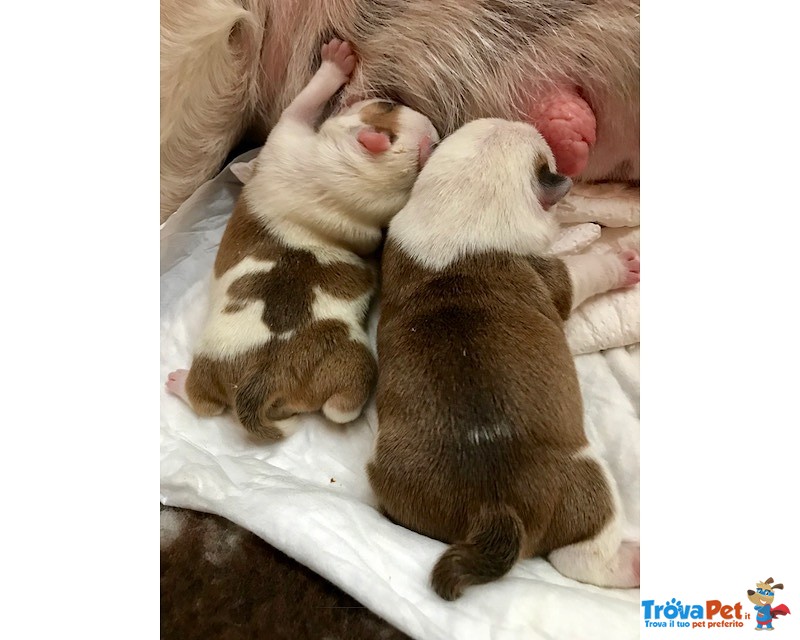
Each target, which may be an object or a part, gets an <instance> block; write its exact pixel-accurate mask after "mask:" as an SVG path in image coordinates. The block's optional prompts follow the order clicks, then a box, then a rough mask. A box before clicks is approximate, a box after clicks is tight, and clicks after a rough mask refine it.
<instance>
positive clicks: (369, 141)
mask: <svg viewBox="0 0 800 640" xmlns="http://www.w3.org/2000/svg"><path fill="white" fill-rule="evenodd" d="M354 66H355V56H354V55H353V53H352V50H351V49H350V46H349V45H348V44H347V43H343V42H340V41H339V40H333V41H331V42H330V43H328V44H326V45H324V46H323V47H322V65H321V66H320V68H319V70H318V71H317V73H316V75H315V76H314V77H313V78H312V79H311V82H310V83H309V84H308V85H307V86H306V87H305V88H304V89H303V90H302V91H301V92H300V94H299V95H298V96H297V98H295V100H294V101H293V102H292V103H291V105H289V107H288V108H287V109H286V111H285V112H284V113H283V115H282V117H281V119H280V121H279V122H278V124H277V125H276V126H275V128H274V129H273V131H272V132H271V134H270V136H269V139H268V140H267V142H266V144H265V146H264V148H263V150H262V151H261V152H260V154H259V157H258V160H257V163H256V166H255V168H254V170H253V175H252V177H251V178H250V180H249V181H248V182H247V184H246V185H245V187H244V188H243V190H242V195H241V197H240V198H239V201H238V202H237V205H236V209H235V210H234V212H233V215H232V216H231V219H230V221H229V222H228V225H227V227H226V229H225V233H224V235H223V237H222V241H221V243H220V246H219V250H218V253H217V257H216V261H215V264H214V274H213V282H212V294H211V311H210V315H209V319H208V321H207V324H206V327H205V330H204V333H203V336H202V339H201V340H200V344H199V345H198V347H197V349H196V352H195V357H194V360H193V362H192V366H191V369H190V370H189V371H186V370H179V371H175V372H173V373H171V374H170V376H169V379H168V381H167V388H168V389H169V391H171V392H172V393H174V394H176V395H178V396H180V397H182V398H183V399H184V400H186V402H188V403H189V404H190V405H191V406H192V408H193V409H194V410H195V412H196V413H198V414H199V415H203V416H209V415H218V414H220V413H222V412H223V411H224V410H225V408H226V407H233V409H234V411H235V413H236V416H237V418H238V419H239V421H240V422H241V423H242V425H243V426H244V427H245V428H246V429H247V430H249V431H251V432H253V433H255V434H258V435H260V436H263V437H265V438H268V439H279V438H282V437H283V436H284V435H285V431H286V429H287V427H289V426H291V422H290V420H291V418H292V416H294V415H296V414H298V413H304V412H311V411H317V410H320V409H321V410H322V412H323V413H324V414H325V416H326V417H328V418H329V419H330V420H333V421H334V422H338V423H346V422H350V421H352V420H354V419H355V418H356V417H358V415H359V414H360V413H361V410H362V408H363V406H364V404H365V403H366V401H367V399H368V397H369V395H370V394H371V392H372V389H373V388H374V382H375V376H376V366H375V361H374V357H373V355H372V353H371V352H370V350H369V348H368V340H367V335H366V331H365V322H366V315H367V309H368V307H369V303H370V299H371V297H372V295H373V293H374V290H375V280H376V278H375V273H374V269H373V267H372V266H371V264H370V263H368V262H367V261H366V260H365V257H366V256H368V255H369V254H371V253H373V252H374V251H375V250H376V249H377V248H378V245H379V244H380V242H381V240H382V231H381V230H382V228H384V227H385V226H386V225H387V224H388V222H389V220H390V218H391V217H392V215H394V214H395V213H396V212H397V211H398V210H399V209H400V208H401V207H402V206H403V205H404V204H405V202H406V201H407V200H408V196H409V194H410V192H411V187H412V185H413V183H414V180H415V179H416V177H417V174H418V172H419V168H420V166H421V165H422V164H423V162H424V160H425V159H426V157H427V155H428V153H429V151H430V146H431V143H432V142H435V141H436V140H438V134H437V133H436V130H435V129H434V128H433V125H431V123H430V121H429V120H428V119H427V118H426V117H425V116H423V115H421V114H419V113H417V112H416V111H413V110H411V109H408V108H407V107H403V106H400V105H395V104H392V103H388V102H385V101H381V100H368V101H364V102H360V103H358V104H355V105H353V106H352V107H350V108H349V109H347V110H346V111H344V112H342V113H341V114H339V115H337V116H335V117H332V118H329V119H328V120H326V121H325V122H324V123H323V124H322V125H321V126H320V128H319V130H318V131H317V130H316V129H315V124H316V121H317V120H318V119H319V118H320V116H321V114H322V110H323V107H324V106H325V104H326V103H327V102H328V100H329V99H330V98H331V97H333V95H334V94H335V93H336V91H337V90H338V89H339V88H341V87H342V85H344V84H345V83H346V82H347V79H348V77H349V75H350V74H351V73H352V71H353V68H354Z"/></svg>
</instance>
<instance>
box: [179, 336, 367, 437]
mask: <svg viewBox="0 0 800 640" xmlns="http://www.w3.org/2000/svg"><path fill="white" fill-rule="evenodd" d="M376 375H377V366H376V364H375V359H374V358H373V356H372V353H370V351H369V349H367V347H366V346H365V345H363V344H361V343H359V342H355V341H353V340H351V339H350V336H349V330H348V328H347V326H346V325H345V324H344V323H342V322H337V321H334V320H325V321H322V322H315V323H311V324H309V325H308V326H306V327H304V328H302V329H300V330H298V331H297V332H296V333H295V335H294V336H293V337H292V338H290V339H288V340H280V339H278V340H272V341H270V342H268V343H267V344H265V345H264V346H262V347H261V348H259V349H254V350H252V351H250V352H248V353H246V354H243V355H240V356H238V357H235V358H232V359H230V360H214V359H211V358H207V357H204V356H202V355H201V356H198V357H196V358H195V359H194V361H193V362H192V368H191V369H190V371H189V377H188V379H187V381H186V391H187V393H188V394H189V397H190V398H191V400H192V406H193V407H194V408H195V411H196V412H197V413H198V414H200V415H217V414H219V413H221V412H222V411H223V410H224V408H225V407H228V406H229V407H233V408H234V410H235V412H236V416H237V417H238V419H239V421H240V422H241V423H242V426H244V427H245V428H246V429H247V430H248V431H250V432H252V433H254V434H257V435H259V436H261V437H264V438H267V439H271V440H279V439H281V438H282V437H283V432H282V431H281V430H280V429H279V428H278V427H276V426H275V425H274V424H273V422H274V421H276V420H283V419H286V418H288V417H290V416H293V415H295V414H297V413H305V412H310V411H318V410H319V409H320V408H321V407H322V405H323V404H324V403H325V402H326V401H328V400H329V399H331V398H334V402H335V406H336V408H337V410H339V411H341V412H350V411H354V410H355V409H357V408H359V407H361V406H362V405H363V404H364V403H365V402H366V401H367V399H368V398H369V395H370V393H371V392H372V388H373V385H374V381H375V377H376Z"/></svg>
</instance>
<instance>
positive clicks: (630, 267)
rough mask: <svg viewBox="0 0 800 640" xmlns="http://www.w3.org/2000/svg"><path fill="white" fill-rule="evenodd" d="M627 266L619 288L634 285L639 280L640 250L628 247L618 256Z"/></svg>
mask: <svg viewBox="0 0 800 640" xmlns="http://www.w3.org/2000/svg"><path fill="white" fill-rule="evenodd" d="M617 257H618V258H619V259H620V262H622V265H623V266H624V267H625V273H624V275H623V278H622V283H621V284H620V285H619V288H624V287H632V286H633V285H635V284H636V283H638V282H639V252H638V251H634V250H633V249H628V250H627V251H623V252H622V253H619V254H618V256H617Z"/></svg>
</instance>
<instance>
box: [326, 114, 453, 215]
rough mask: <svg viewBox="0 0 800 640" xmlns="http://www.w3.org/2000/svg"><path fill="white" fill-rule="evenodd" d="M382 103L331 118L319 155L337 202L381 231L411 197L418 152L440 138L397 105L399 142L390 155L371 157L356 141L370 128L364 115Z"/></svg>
mask: <svg viewBox="0 0 800 640" xmlns="http://www.w3.org/2000/svg"><path fill="white" fill-rule="evenodd" d="M375 102H381V100H378V99H373V100H363V101H360V102H357V103H355V104H353V105H351V106H350V107H349V108H347V109H345V110H344V111H342V112H341V113H340V114H338V115H336V116H334V117H332V118H329V119H328V120H326V121H325V122H324V123H323V124H322V126H321V127H320V130H319V133H320V145H319V151H320V154H322V155H323V157H326V158H328V159H329V160H328V161H324V164H325V166H326V167H327V169H326V172H325V175H323V176H321V179H322V180H324V181H325V187H326V189H328V191H329V192H330V193H331V194H333V195H334V197H336V198H338V199H341V200H342V201H346V202H348V203H349V204H350V205H351V206H352V207H354V208H355V209H356V210H357V211H359V212H361V213H363V215H364V216H365V217H366V218H367V219H369V220H370V221H371V222H372V223H373V224H375V225H376V226H378V227H385V226H386V225H387V224H388V223H389V220H391V218H392V216H394V214H396V213H397V212H398V211H399V210H400V209H401V208H402V207H403V205H405V203H406V202H407V201H408V198H409V196H410V194H411V188H412V187H413V186H414V181H415V180H416V178H417V175H418V174H419V170H420V167H419V147H420V141H421V139H422V138H423V137H424V136H428V137H429V138H431V141H432V142H438V140H439V134H438V133H437V131H436V129H435V128H434V127H433V125H432V124H431V121H430V120H428V118H426V117H425V116H424V115H422V114H421V113H418V112H417V111H414V110H413V109H409V108H408V107H405V106H402V105H397V106H396V107H395V108H396V111H397V123H398V129H397V131H396V132H395V133H396V139H395V140H394V142H393V143H392V145H391V147H390V148H389V149H388V150H387V151H383V152H381V153H371V152H369V151H367V150H366V149H364V148H363V147H362V145H361V144H359V143H358V141H357V136H358V133H359V132H360V131H361V130H363V129H365V128H368V126H367V125H366V124H365V123H364V122H363V120H362V119H361V115H360V114H361V111H362V110H363V109H364V108H365V107H366V106H368V105H370V104H373V103H375Z"/></svg>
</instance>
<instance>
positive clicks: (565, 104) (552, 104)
mask: <svg viewBox="0 0 800 640" xmlns="http://www.w3.org/2000/svg"><path fill="white" fill-rule="evenodd" d="M528 117H529V119H530V121H531V122H532V123H533V125H534V126H535V127H536V128H537V129H538V130H539V132H540V133H541V134H542V136H544V139H545V140H547V144H548V145H550V148H551V149H552V150H553V155H554V156H555V158H556V166H557V168H558V172H559V173H561V174H563V175H566V176H570V177H575V176H577V175H579V174H580V173H581V172H582V171H583V170H584V169H585V168H586V164H587V163H588V161H589V151H590V150H591V148H592V145H594V143H595V142H596V141H597V121H596V119H595V116H594V112H593V111H592V108H591V107H590V106H589V104H588V103H587V102H586V101H585V100H584V99H583V98H581V97H580V96H579V95H578V91H577V90H576V89H572V88H567V87H562V88H559V89H557V90H555V91H553V92H552V93H549V94H546V95H545V96H544V97H543V98H542V99H540V100H537V101H536V103H535V105H533V106H532V107H531V108H530V110H529V112H528Z"/></svg>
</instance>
